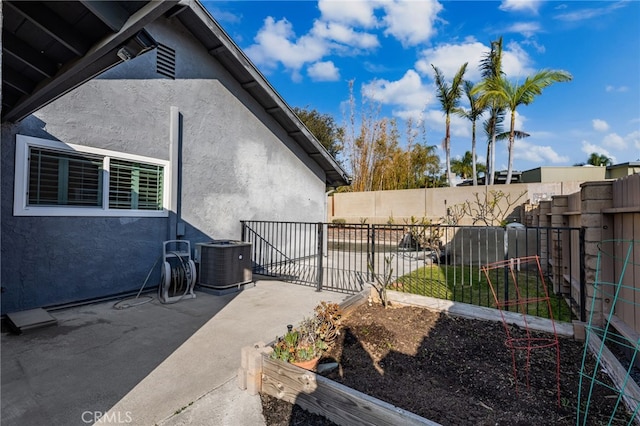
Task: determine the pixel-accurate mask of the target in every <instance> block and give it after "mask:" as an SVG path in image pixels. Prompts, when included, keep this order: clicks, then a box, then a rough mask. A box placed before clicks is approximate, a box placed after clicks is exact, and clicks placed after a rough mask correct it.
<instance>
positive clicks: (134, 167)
mask: <svg viewBox="0 0 640 426" xmlns="http://www.w3.org/2000/svg"><path fill="white" fill-rule="evenodd" d="M168 166H169V163H168V162H167V161H164V160H159V159H155V158H149V157H143V156H139V155H133V154H126V153H118V152H115V151H108V150H104V149H98V148H90V147H85V146H80V145H72V144H66V143H63V142H59V141H49V140H44V139H39V138H34V137H30V136H23V135H17V136H16V170H15V191H14V214H15V215H18V216H26V215H30V216H65V215H71V216H143V217H144V216H148V217H166V215H167V207H166V205H165V203H166V202H167V199H166V194H165V192H166V188H165V186H166V185H167V182H166V181H165V180H166V179H165V171H166V169H167V167H168Z"/></svg>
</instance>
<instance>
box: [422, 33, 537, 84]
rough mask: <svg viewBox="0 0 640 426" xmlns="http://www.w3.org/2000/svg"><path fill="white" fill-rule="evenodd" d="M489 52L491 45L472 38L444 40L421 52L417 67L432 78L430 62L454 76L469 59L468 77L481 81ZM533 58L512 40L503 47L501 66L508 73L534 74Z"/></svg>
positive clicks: (446, 73) (446, 74)
mask: <svg viewBox="0 0 640 426" xmlns="http://www.w3.org/2000/svg"><path fill="white" fill-rule="evenodd" d="M488 52H489V47H487V46H485V45H484V44H482V43H480V42H479V41H476V40H475V39H473V38H469V39H467V40H465V41H464V42H463V43H460V44H441V45H438V46H436V47H434V48H429V49H425V50H423V51H422V52H420V59H418V61H417V62H416V65H415V68H416V70H417V71H418V72H420V73H421V74H422V75H424V76H429V77H431V78H433V68H431V64H433V65H435V66H436V67H438V68H439V69H440V70H441V71H442V73H443V74H444V76H445V78H448V79H450V78H453V76H454V75H455V74H456V72H458V70H459V69H460V66H461V65H462V64H464V63H465V62H468V63H469V64H468V65H467V72H466V73H465V76H464V77H465V79H467V80H471V81H478V80H480V79H481V75H480V70H479V66H480V61H482V58H483V57H484V56H485V55H486V54H487V53H488ZM531 63H532V60H531V58H530V57H529V55H528V54H527V52H526V51H525V50H524V49H522V47H521V46H520V45H519V44H517V43H509V45H508V46H506V48H503V51H502V70H503V71H504V72H505V74H506V75H508V76H509V77H516V78H517V77H520V76H525V75H529V74H531V73H532V72H533V71H534V70H533V68H532V67H531Z"/></svg>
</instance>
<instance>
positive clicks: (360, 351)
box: [261, 304, 629, 426]
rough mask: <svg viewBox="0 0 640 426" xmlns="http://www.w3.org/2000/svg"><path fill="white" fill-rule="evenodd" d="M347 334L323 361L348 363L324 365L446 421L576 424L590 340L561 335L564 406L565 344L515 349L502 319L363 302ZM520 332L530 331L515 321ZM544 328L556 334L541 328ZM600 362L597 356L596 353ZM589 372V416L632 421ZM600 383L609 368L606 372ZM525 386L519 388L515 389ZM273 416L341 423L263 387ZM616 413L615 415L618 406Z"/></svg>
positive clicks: (343, 379) (275, 425)
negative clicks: (585, 349)
mask: <svg viewBox="0 0 640 426" xmlns="http://www.w3.org/2000/svg"><path fill="white" fill-rule="evenodd" d="M341 324H342V329H341V334H340V336H339V338H338V340H337V341H336V342H335V343H334V344H333V345H332V346H331V347H330V349H329V351H328V352H327V353H326V354H325V357H324V359H323V360H321V362H329V361H337V362H338V363H339V367H338V368H337V369H335V370H333V371H332V372H329V373H327V374H325V375H326V376H327V377H328V378H330V379H332V380H335V381H336V382H339V383H342V384H344V385H346V386H348V387H351V388H353V389H356V390H358V391H361V392H363V393H366V394H368V395H371V396H373V397H376V398H378V399H381V400H383V401H386V402H389V403H391V404H393V405H396V406H398V407H401V408H403V409H405V410H408V411H411V412H413V413H415V414H418V415H420V416H422V417H425V418H427V419H429V420H432V421H434V422H438V423H440V424H442V425H492V426H493V425H505V426H506V425H509V426H511V425H519V426H524V425H532V426H533V425H575V424H576V416H577V409H576V407H577V404H578V388H579V382H580V376H581V374H580V368H581V365H582V359H583V347H584V346H583V342H580V341H576V340H573V339H569V338H563V337H559V342H560V405H558V397H557V391H556V389H557V388H556V384H557V380H556V351H555V349H550V348H544V349H535V350H532V351H531V357H530V362H529V368H530V370H529V371H530V374H529V386H528V387H527V383H526V374H525V371H526V370H525V367H526V355H527V351H524V350H519V351H516V360H517V362H516V364H517V371H518V378H517V379H514V374H513V365H512V356H511V351H510V350H509V349H508V348H507V347H506V346H505V337H506V333H505V329H504V326H503V325H502V323H496V322H490V321H481V320H470V319H463V318H458V317H454V316H448V315H445V314H442V313H436V312H432V311H429V310H426V309H422V308H416V307H389V308H387V309H385V308H383V307H382V306H380V305H376V304H373V305H371V306H370V305H368V304H364V305H361V306H359V307H357V308H356V309H354V310H353V311H351V312H350V313H349V315H347V316H345V317H343V319H342V321H341ZM510 330H511V333H512V336H513V335H521V336H524V330H521V329H518V328H517V327H515V326H511V329H510ZM536 337H541V338H543V337H549V335H546V334H544V333H536ZM587 365H589V366H590V368H593V365H594V360H593V358H592V357H591V356H588V357H587ZM585 377H590V374H589V375H585V376H583V391H582V394H581V398H580V399H581V401H582V404H583V405H582V407H583V408H582V410H581V412H582V413H584V412H585V409H587V408H588V409H587V411H586V412H587V415H588V417H587V422H586V423H585V424H587V425H599V424H608V423H609V421H610V420H611V423H610V424H613V425H617V424H628V421H629V415H628V413H627V412H626V410H625V409H624V408H622V404H620V406H619V407H618V408H617V411H616V407H615V404H616V401H617V397H618V394H617V393H616V392H615V391H613V390H612V389H610V388H607V387H605V386H594V388H593V390H592V392H591V397H590V399H589V400H588V401H589V403H588V407H587V406H586V405H585V404H586V401H587V396H588V395H589V388H588V385H589V384H590V383H591V382H590V381H588V380H586V378H585ZM597 378H598V381H599V382H608V383H610V381H609V380H608V378H607V377H604V376H602V375H600V374H599V375H598V376H597ZM516 385H517V390H516ZM261 398H262V403H263V413H264V416H265V420H266V423H267V425H269V426H280V425H282V426H284V425H332V424H333V423H332V422H330V421H329V420H327V419H325V418H324V417H321V416H317V415H315V414H311V413H308V412H307V411H305V410H303V409H301V408H300V407H299V406H297V405H293V404H289V403H286V402H284V401H281V400H278V399H276V398H272V397H270V396H267V395H261ZM612 413H613V414H612Z"/></svg>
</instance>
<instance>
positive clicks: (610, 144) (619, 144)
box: [602, 133, 627, 150]
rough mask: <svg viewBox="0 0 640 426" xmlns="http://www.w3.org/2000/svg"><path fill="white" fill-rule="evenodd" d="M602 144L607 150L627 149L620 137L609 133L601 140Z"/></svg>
mask: <svg viewBox="0 0 640 426" xmlns="http://www.w3.org/2000/svg"><path fill="white" fill-rule="evenodd" d="M602 144H603V145H604V146H606V147H607V148H611V149H615V150H623V149H626V148H627V143H626V142H625V141H624V139H623V138H622V136H620V135H618V134H617V133H609V134H608V135H607V136H605V137H604V138H603V139H602Z"/></svg>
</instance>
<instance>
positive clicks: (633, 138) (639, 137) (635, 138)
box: [625, 130, 640, 160]
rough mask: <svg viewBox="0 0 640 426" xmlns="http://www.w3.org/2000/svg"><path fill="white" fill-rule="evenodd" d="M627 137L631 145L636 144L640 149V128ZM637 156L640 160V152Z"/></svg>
mask: <svg viewBox="0 0 640 426" xmlns="http://www.w3.org/2000/svg"><path fill="white" fill-rule="evenodd" d="M625 139H626V140H627V142H628V143H629V145H632V146H635V147H636V149H637V150H639V151H640V130H636V131H635V132H631V133H629V134H628V135H627V136H626V138H625ZM636 157H638V160H640V152H637V153H636Z"/></svg>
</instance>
